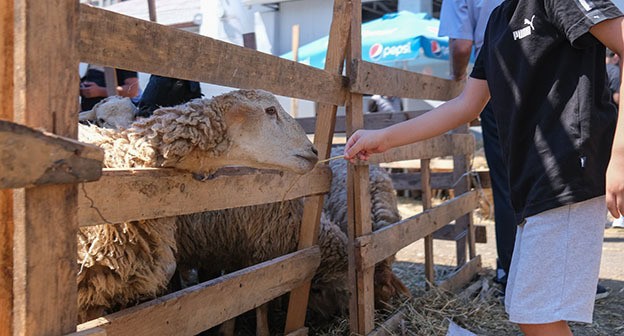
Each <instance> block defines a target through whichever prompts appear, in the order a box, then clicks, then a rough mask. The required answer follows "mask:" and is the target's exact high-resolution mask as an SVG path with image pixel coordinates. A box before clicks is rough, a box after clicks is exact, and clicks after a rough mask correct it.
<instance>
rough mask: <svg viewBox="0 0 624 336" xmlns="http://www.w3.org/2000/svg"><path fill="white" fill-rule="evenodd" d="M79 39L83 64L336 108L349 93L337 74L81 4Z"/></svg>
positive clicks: (343, 79)
mask: <svg viewBox="0 0 624 336" xmlns="http://www.w3.org/2000/svg"><path fill="white" fill-rule="evenodd" d="M103 31H104V32H107V33H106V34H101V32H103ZM79 35H80V36H79V45H78V50H79V53H80V60H81V61H83V62H87V63H94V64H100V65H104V66H111V67H115V68H122V69H128V70H135V71H141V72H147V73H151V74H156V75H161V76H167V77H175V78H182V79H188V80H194V81H199V82H206V83H211V84H218V85H224V86H229V87H233V88H242V89H264V90H267V91H271V92H273V93H274V94H277V95H282V96H288V97H295V98H301V99H307V100H312V101H316V102H324V103H329V104H334V105H343V104H344V102H345V98H346V94H347V80H346V78H344V77H342V76H341V75H338V74H334V73H329V72H327V71H323V70H319V69H316V68H313V67H311V66H308V65H304V64H301V63H297V62H293V61H291V60H286V59H282V58H280V57H277V56H273V55H269V54H266V53H262V52H259V51H256V50H252V49H249V48H244V47H240V46H237V45H235V44H231V43H227V42H223V41H219V40H216V39H212V38H209V37H206V36H201V35H198V34H194V33H190V32H186V31H182V30H179V29H175V28H171V27H166V26H163V25H159V24H157V23H153V22H149V21H145V20H139V19H135V18H131V17H128V16H124V15H121V14H117V13H113V12H110V11H106V10H103V9H98V8H94V7H90V6H87V5H84V4H82V5H80V22H79ZM139 45H140V46H141V48H137V47H136V46H139ZM119 55H124V57H119Z"/></svg>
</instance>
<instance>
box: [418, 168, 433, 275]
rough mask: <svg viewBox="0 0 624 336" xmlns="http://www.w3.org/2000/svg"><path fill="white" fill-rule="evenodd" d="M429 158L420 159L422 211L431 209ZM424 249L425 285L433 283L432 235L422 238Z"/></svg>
mask: <svg viewBox="0 0 624 336" xmlns="http://www.w3.org/2000/svg"><path fill="white" fill-rule="evenodd" d="M430 161H431V160H429V159H423V160H420V171H421V174H422V181H421V183H422V187H423V188H422V206H423V211H427V210H429V209H431V206H432V201H431V197H432V195H431V168H430V167H429V162H430ZM424 245H425V246H424V250H425V279H427V287H429V286H430V285H432V284H434V283H435V273H434V269H433V266H434V264H433V263H434V260H433V235H431V234H428V235H426V236H425V238H424Z"/></svg>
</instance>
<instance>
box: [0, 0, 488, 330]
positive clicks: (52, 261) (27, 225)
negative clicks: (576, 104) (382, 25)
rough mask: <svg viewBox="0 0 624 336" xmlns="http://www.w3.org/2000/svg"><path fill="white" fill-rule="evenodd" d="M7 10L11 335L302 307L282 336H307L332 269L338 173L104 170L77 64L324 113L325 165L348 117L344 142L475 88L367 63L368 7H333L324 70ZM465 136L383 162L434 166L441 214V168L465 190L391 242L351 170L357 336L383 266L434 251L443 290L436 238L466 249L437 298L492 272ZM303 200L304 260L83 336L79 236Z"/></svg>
mask: <svg viewBox="0 0 624 336" xmlns="http://www.w3.org/2000/svg"><path fill="white" fill-rule="evenodd" d="M0 8H1V9H2V11H1V12H0V55H1V59H2V63H3V64H2V66H1V67H0V99H1V101H3V102H4V103H5V106H4V107H3V109H2V110H0V119H2V120H0V143H1V144H2V145H1V147H0V157H1V158H2V160H0V189H1V194H0V195H1V196H0V269H1V270H2V272H1V273H0V335H10V334H23V335H51V334H54V335H59V334H72V333H77V334H81V335H106V334H111V335H125V334H133V335H151V334H163V335H164V334H168V335H192V334H197V333H199V332H201V331H203V330H207V329H209V328H211V327H213V326H216V325H218V324H220V323H223V322H224V321H227V320H229V319H231V318H233V317H235V316H237V315H240V314H242V313H244V312H246V311H248V310H251V309H253V308H255V307H258V306H260V305H262V304H263V303H265V302H268V301H270V300H272V299H274V298H276V297H278V296H280V295H282V294H285V293H288V292H290V301H289V308H288V315H287V319H286V324H285V327H284V333H285V334H291V335H299V334H307V329H306V328H305V326H304V322H305V315H306V305H307V301H308V292H309V288H310V279H311V278H312V276H313V274H314V271H315V269H316V267H317V266H318V264H319V259H320V256H319V250H318V247H316V239H317V233H318V231H319V221H320V215H321V209H322V205H323V194H324V193H326V192H327V191H328V189H329V183H330V179H331V176H330V171H329V169H328V168H327V167H323V166H322V165H321V166H319V167H317V168H315V169H314V170H313V171H312V172H310V173H308V174H306V175H305V176H303V177H301V178H298V177H296V176H295V175H293V174H289V173H284V174H277V173H271V172H265V171H255V170H237V169H234V170H226V171H224V172H222V173H221V174H219V176H217V177H216V178H214V179H212V180H210V181H205V182H199V181H196V180H194V179H193V178H191V177H190V176H189V175H188V174H183V173H178V172H174V171H170V170H166V169H156V170H149V169H148V170H106V169H105V170H102V169H101V162H102V158H103V153H102V151H101V150H100V149H98V148H96V147H93V146H90V145H86V144H83V143H80V142H78V141H76V140H74V139H76V136H77V121H78V120H77V117H78V115H77V113H76V112H77V100H76V92H77V88H78V81H77V76H76V69H77V67H78V64H79V62H88V63H93V64H99V65H103V66H109V67H118V68H124V69H132V70H136V71H141V72H146V73H152V74H157V75H162V76H170V77H176V78H182V79H188V80H195V81H200V82H205V83H211V84H218V85H223V86H228V87H233V88H243V89H264V90H267V91H270V92H273V93H274V94H277V95H282V96H287V97H293V98H298V99H305V100H311V101H315V102H317V103H318V104H319V107H318V111H317V118H316V124H315V130H314V144H315V146H316V148H317V149H318V153H319V157H320V158H321V159H324V158H327V157H328V156H329V153H330V149H331V145H332V138H333V134H334V129H335V123H336V110H337V107H338V106H343V105H344V106H346V108H347V118H346V133H347V134H351V133H352V132H353V131H354V130H356V129H358V128H361V127H362V126H363V123H364V118H363V113H362V95H363V94H369V93H380V94H387V95H395V96H400V97H405V98H428V99H440V100H446V99H450V98H452V97H454V96H455V95H457V94H458V93H459V90H460V89H461V88H460V85H459V84H457V83H454V82H451V81H447V80H442V79H438V78H434V77H430V76H424V75H419V74H415V73H410V72H407V71H403V70H398V69H392V68H388V67H383V66H380V65H376V64H371V63H367V62H363V61H362V60H361V55H360V46H361V38H360V26H361V2H360V1H359V0H355V1H350V0H335V2H334V12H333V20H332V25H331V30H330V38H329V46H328V53H327V59H326V66H325V70H318V69H315V68H312V67H309V66H307V65H303V64H299V63H296V62H292V61H289V60H285V59H281V58H278V57H276V56H272V55H267V54H264V53H261V52H257V51H255V50H252V49H246V48H242V47H239V46H236V45H232V44H228V43H225V42H222V41H218V40H215V39H211V38H208V37H204V36H199V35H196V34H192V33H188V32H184V31H180V30H177V29H174V28H171V27H165V26H162V25H159V24H156V23H153V22H148V21H143V20H139V19H134V18H130V17H126V16H123V15H119V14H115V13H112V12H108V11H105V10H101V9H97V8H93V7H89V6H86V5H80V4H79V3H78V1H77V0H52V1H37V0H0ZM102 32H106V33H105V34H104V33H102ZM137 46H141V47H140V48H138V47H137ZM347 46H350V47H349V48H348V47H347ZM117 55H124V57H117ZM345 63H346V72H345V74H346V75H344V76H343V75H342V73H343V65H344V64H345ZM39 129H41V130H45V131H46V132H43V131H40V130H39ZM462 132H465V129H464V130H459V131H458V132H457V133H454V134H447V135H443V136H441V137H438V138H435V139H432V140H429V141H425V142H422V143H418V144H414V145H409V146H404V147H401V148H397V149H394V150H392V151H389V152H387V153H385V154H383V155H375V156H373V157H372V159H371V163H379V162H390V161H398V160H407V159H420V160H422V164H421V170H422V171H421V185H422V190H423V193H424V195H425V197H424V198H423V199H424V200H428V199H430V190H431V185H430V182H429V181H430V180H431V173H430V171H429V169H428V163H429V160H430V159H431V158H434V157H441V156H448V155H453V156H454V157H455V158H456V159H455V170H454V173H453V180H454V181H460V182H459V183H457V185H456V186H455V192H456V195H457V197H456V198H454V199H452V200H450V201H448V202H446V203H444V204H442V205H440V206H437V207H431V204H430V203H429V202H428V201H425V208H426V210H425V211H424V212H423V213H422V214H419V215H417V216H414V217H412V218H408V219H405V220H403V221H401V222H399V223H396V224H395V225H392V226H389V227H387V228H385V229H384V230H381V231H377V232H371V223H370V218H369V213H370V210H369V209H370V204H368V200H369V197H368V165H367V163H364V162H360V163H358V164H356V165H352V166H350V168H349V175H348V176H349V177H348V188H349V189H348V195H349V282H350V288H351V293H352V295H351V301H350V309H349V311H350V319H349V320H350V327H351V331H352V332H355V333H358V334H369V333H371V332H373V330H374V314H375V312H374V306H373V288H372V283H373V278H372V277H373V269H374V265H375V264H376V263H377V262H378V261H380V260H383V259H384V258H386V257H388V256H390V255H392V254H394V253H396V252H397V251H398V250H399V249H401V248H402V247H404V246H407V245H408V244H410V243H412V242H413V241H416V240H419V239H424V240H425V244H426V246H427V256H428V257H427V260H428V262H427V269H428V272H427V274H428V279H429V280H430V282H431V283H433V284H436V282H435V279H433V271H432V269H433V259H432V258H433V248H432V239H433V234H434V233H435V232H436V231H438V230H439V229H445V230H447V231H448V232H450V233H449V236H450V237H454V238H453V239H455V238H457V237H458V239H457V254H458V263H459V266H461V268H460V269H459V271H458V272H457V273H456V276H454V277H452V278H450V279H449V280H447V281H446V282H444V283H440V284H438V285H440V286H442V287H444V288H449V289H452V288H455V287H459V286H461V285H462V284H463V283H465V282H467V281H468V280H469V279H470V278H471V276H472V275H474V274H475V273H476V271H477V269H478V268H479V265H480V258H479V256H478V255H477V254H476V251H475V235H474V226H473V224H472V222H471V219H470V216H469V214H470V212H471V211H472V210H474V209H475V208H476V207H477V206H478V196H477V192H476V191H474V190H472V191H471V190H470V182H469V179H468V177H467V174H466V173H467V172H468V171H469V167H468V162H469V160H468V156H469V155H471V153H472V152H473V150H474V146H473V140H472V138H471V136H470V135H468V134H465V133H462ZM293 184H294V187H292V185H293ZM215 191H218V192H215ZM303 196H307V197H306V201H305V207H304V217H303V218H304V219H303V223H302V226H301V233H300V241H299V251H297V252H295V253H292V254H289V255H286V256H283V257H280V258H277V259H274V260H271V261H267V262H264V263H262V264H258V265H255V266H252V267H249V268H246V269H243V270H241V271H238V272H235V273H231V274H227V275H224V276H223V277H220V278H217V279H214V280H211V281H208V282H205V283H202V284H200V285H197V286H194V287H190V288H187V289H185V290H182V291H178V292H175V293H172V294H169V295H166V296H163V297H160V298H158V299H155V300H152V301H149V302H145V303H143V304H140V305H137V306H134V307H131V308H128V309H124V310H121V311H119V312H117V313H113V314H110V315H107V316H105V317H102V318H99V319H96V320H92V321H89V322H86V323H84V324H81V325H77V304H76V301H77V291H76V277H77V272H78V268H77V264H76V259H77V258H76V233H77V230H78V227H79V226H88V225H96V224H104V223H118V222H123V221H129V220H139V219H149V218H159V217H164V216H174V215H180V214H187V213H193V212H200V211H207V210H218V209H225V208H233V207H241V206H247V205H254V204H265V203H270V202H279V201H284V200H289V199H294V198H298V197H303ZM453 220H455V224H454V225H451V226H449V225H447V224H448V223H449V222H451V221H453ZM466 247H468V257H466ZM391 322H392V321H390V322H389V323H391Z"/></svg>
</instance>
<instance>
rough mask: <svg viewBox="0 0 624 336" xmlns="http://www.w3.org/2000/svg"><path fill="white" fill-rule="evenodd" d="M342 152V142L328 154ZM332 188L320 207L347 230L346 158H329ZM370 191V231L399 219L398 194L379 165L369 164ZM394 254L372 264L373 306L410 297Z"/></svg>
mask: <svg viewBox="0 0 624 336" xmlns="http://www.w3.org/2000/svg"><path fill="white" fill-rule="evenodd" d="M343 153H344V146H336V147H334V148H332V152H331V156H337V155H341V154H343ZM329 166H330V167H331V169H332V183H331V190H330V192H329V194H328V195H327V197H326V198H325V203H324V204H323V211H324V212H325V213H327V215H328V217H329V219H330V220H331V221H332V222H334V223H336V225H338V226H339V227H340V228H341V229H342V230H343V232H345V233H346V232H347V161H345V160H332V161H330V162H329ZM369 170H370V173H369V191H370V195H371V221H372V226H373V231H375V230H378V229H381V228H383V227H386V226H388V225H390V224H393V223H396V222H398V221H400V220H401V215H400V214H399V209H398V205H397V197H396V194H395V191H394V187H393V185H392V179H391V178H390V175H389V174H388V172H387V171H386V170H385V169H383V168H381V167H379V166H378V165H370V166H369ZM393 263H394V257H390V258H388V259H386V260H383V261H381V262H379V263H378V264H377V265H376V266H375V277H374V287H373V288H374V290H375V307H376V308H386V309H388V308H391V307H392V305H391V302H392V300H393V299H395V298H399V297H401V296H407V297H409V296H410V295H411V294H410V291H409V289H407V287H406V286H405V285H404V284H403V282H402V281H401V280H400V279H399V278H398V277H397V276H396V275H395V274H394V272H393V271H392V264H393Z"/></svg>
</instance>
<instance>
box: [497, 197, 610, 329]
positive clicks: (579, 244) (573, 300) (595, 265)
mask: <svg viewBox="0 0 624 336" xmlns="http://www.w3.org/2000/svg"><path fill="white" fill-rule="evenodd" d="M606 213H607V208H606V204H605V198H604V196H601V197H596V198H593V199H590V200H587V201H583V202H579V203H575V204H571V205H566V206H562V207H559V208H556V209H551V210H548V211H544V212H542V213H539V214H537V215H534V216H531V217H528V218H527V219H526V223H525V224H524V225H522V226H519V227H518V232H517V234H516V245H515V247H514V253H513V257H512V260H511V268H510V270H509V277H508V280H507V291H506V293H505V309H506V310H507V313H508V314H509V320H510V321H511V322H515V323H522V324H541V323H551V322H556V321H577V322H586V323H591V322H592V314H593V311H594V299H595V297H596V286H597V284H598V274H599V271H600V255H601V254H602V241H603V238H604V223H605V222H606Z"/></svg>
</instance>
